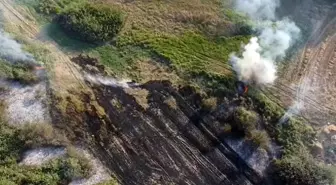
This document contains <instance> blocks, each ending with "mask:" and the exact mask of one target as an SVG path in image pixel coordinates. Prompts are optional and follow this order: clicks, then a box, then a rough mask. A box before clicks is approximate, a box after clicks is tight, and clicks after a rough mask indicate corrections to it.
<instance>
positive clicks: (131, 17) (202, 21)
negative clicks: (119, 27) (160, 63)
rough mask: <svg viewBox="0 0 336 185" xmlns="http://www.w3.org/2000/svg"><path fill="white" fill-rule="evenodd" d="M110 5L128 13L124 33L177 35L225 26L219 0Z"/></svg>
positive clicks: (114, 0) (115, 1) (112, 0)
mask: <svg viewBox="0 0 336 185" xmlns="http://www.w3.org/2000/svg"><path fill="white" fill-rule="evenodd" d="M97 2H104V3H106V2H108V3H110V4H112V5H113V6H117V7H119V8H121V9H122V10H124V11H125V12H127V15H128V17H127V21H126V24H125V29H124V30H129V29H134V28H135V29H136V28H145V29H146V28H150V29H155V30H157V31H160V32H166V33H177V32H180V31H183V30H186V29H195V28H200V29H202V30H203V29H204V28H210V27H211V26H214V25H218V24H221V23H222V22H223V19H222V15H223V13H222V12H221V9H220V8H221V2H220V1H219V0H206V1H204V0H188V1H185V0H170V1H159V0H153V1H146V0H139V1H131V2H130V1H125V0H97Z"/></svg>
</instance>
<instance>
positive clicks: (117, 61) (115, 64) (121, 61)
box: [87, 45, 151, 76]
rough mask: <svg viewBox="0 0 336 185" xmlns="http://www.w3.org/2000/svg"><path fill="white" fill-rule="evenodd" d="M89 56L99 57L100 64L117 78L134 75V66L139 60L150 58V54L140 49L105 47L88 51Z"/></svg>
mask: <svg viewBox="0 0 336 185" xmlns="http://www.w3.org/2000/svg"><path fill="white" fill-rule="evenodd" d="M87 52H88V54H89V55H91V56H94V57H97V58H98V59H100V62H101V63H102V64H104V65H105V66H107V67H108V68H109V70H110V71H111V72H112V73H113V74H114V75H117V76H123V75H124V74H129V75H132V74H131V73H132V65H133V64H134V63H135V62H136V61H138V60H144V59H148V58H150V57H151V56H150V52H149V51H148V50H145V49H142V48H140V47H134V46H125V47H115V46H112V45H105V46H100V47H96V48H93V49H91V50H88V51H87Z"/></svg>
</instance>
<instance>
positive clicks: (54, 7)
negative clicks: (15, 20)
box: [36, 0, 60, 15]
mask: <svg viewBox="0 0 336 185" xmlns="http://www.w3.org/2000/svg"><path fill="white" fill-rule="evenodd" d="M36 11H37V12H38V13H43V14H46V15H50V14H57V13H59V12H60V7H59V6H58V4H57V3H56V1H55V0H43V1H39V3H38V5H37V7H36Z"/></svg>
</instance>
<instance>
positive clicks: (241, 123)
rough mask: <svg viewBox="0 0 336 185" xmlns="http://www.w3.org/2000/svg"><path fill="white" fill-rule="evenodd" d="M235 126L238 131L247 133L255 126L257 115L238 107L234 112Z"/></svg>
mask: <svg viewBox="0 0 336 185" xmlns="http://www.w3.org/2000/svg"><path fill="white" fill-rule="evenodd" d="M234 121H235V126H236V128H237V129H238V130H239V131H242V132H244V133H245V134H247V133H248V132H250V131H252V130H254V129H255V128H256V124H257V122H258V116H257V114H256V113H255V112H253V111H249V110H246V109H245V108H244V107H238V108H237V110H236V111H235V113H234Z"/></svg>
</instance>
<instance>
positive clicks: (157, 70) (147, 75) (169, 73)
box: [132, 60, 183, 85]
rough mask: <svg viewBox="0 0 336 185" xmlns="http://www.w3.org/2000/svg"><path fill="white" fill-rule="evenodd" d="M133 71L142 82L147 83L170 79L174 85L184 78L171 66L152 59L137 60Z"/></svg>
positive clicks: (180, 82)
mask: <svg viewBox="0 0 336 185" xmlns="http://www.w3.org/2000/svg"><path fill="white" fill-rule="evenodd" d="M132 71H133V72H132V73H133V75H134V76H135V78H136V79H138V81H139V82H140V83H146V82H148V81H152V80H159V81H164V80H169V81H171V82H172V83H173V84H174V85H178V84H182V83H183V80H182V79H181V78H180V77H179V76H178V75H177V74H176V73H175V72H174V71H173V70H172V69H171V68H169V67H168V66H166V65H164V64H162V63H158V62H155V61H152V60H144V61H138V62H136V64H135V65H134V67H133V69H132Z"/></svg>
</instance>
